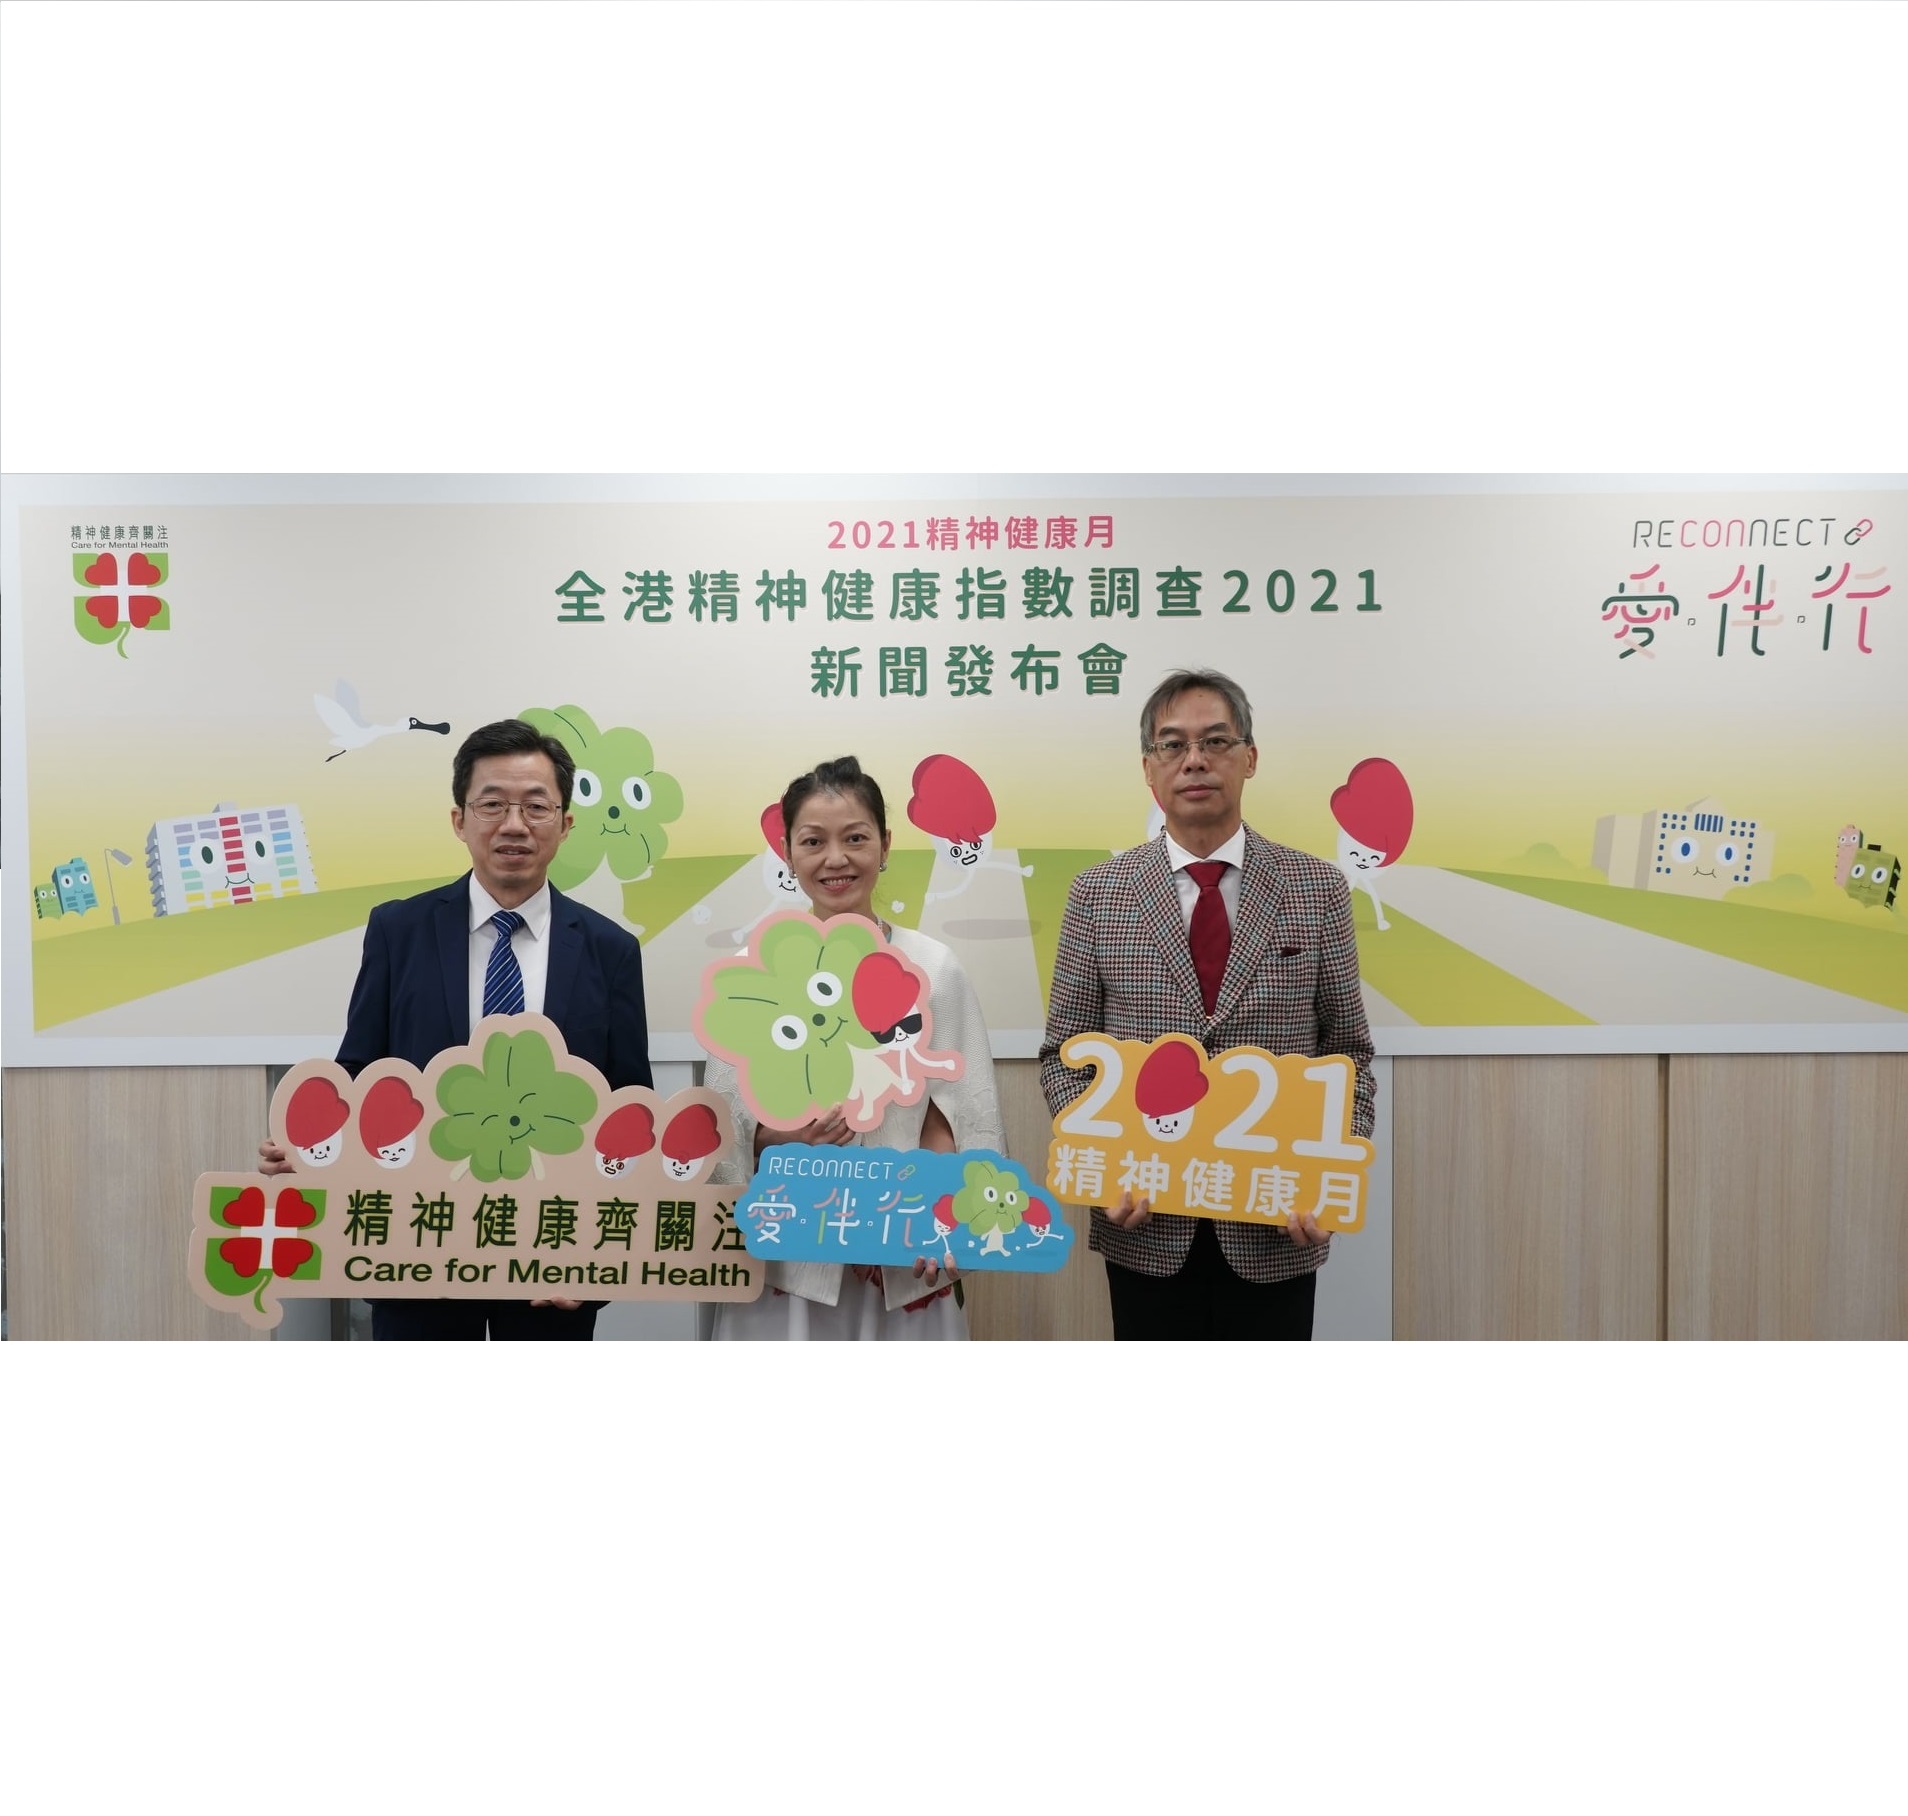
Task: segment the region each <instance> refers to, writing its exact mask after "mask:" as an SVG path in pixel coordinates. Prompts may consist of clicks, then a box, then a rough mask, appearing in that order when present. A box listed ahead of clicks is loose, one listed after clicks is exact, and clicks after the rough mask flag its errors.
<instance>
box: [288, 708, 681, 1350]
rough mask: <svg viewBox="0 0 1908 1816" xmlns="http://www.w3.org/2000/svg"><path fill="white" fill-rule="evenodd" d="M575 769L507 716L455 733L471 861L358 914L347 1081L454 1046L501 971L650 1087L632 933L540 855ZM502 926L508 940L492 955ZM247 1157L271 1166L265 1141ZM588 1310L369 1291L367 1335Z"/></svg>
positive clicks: (473, 1329) (589, 1318) (568, 1332)
mask: <svg viewBox="0 0 1908 1816" xmlns="http://www.w3.org/2000/svg"><path fill="white" fill-rule="evenodd" d="M575 776H576V764H575V762H574V761H573V760H572V759H571V757H570V753H569V752H568V751H567V750H565V749H564V748H563V746H562V745H561V744H560V743H559V742H558V741H557V740H556V739H555V738H552V737H548V736H546V735H545V734H544V733H542V732H539V731H538V730H537V729H536V727H534V726H532V725H527V724H525V722H524V721H523V720H521V719H502V720H499V721H498V722H497V723H496V724H494V725H485V726H482V727H480V728H479V729H478V730H476V731H474V732H472V733H471V734H470V736H469V737H468V738H466V739H465V740H464V743H463V746H462V748H461V749H460V750H459V751H458V753H457V756H456V759H455V761H454V763H453V765H452V769H451V799H452V801H453V802H454V803H455V804H454V805H453V806H452V808H451V830H452V831H453V832H455V833H456V835H457V836H458V838H460V839H461V840H463V842H464V844H465V845H466V846H468V847H469V850H470V861H471V868H470V871H469V873H468V874H467V875H465V876H463V877H460V878H459V879H458V880H457V881H456V882H455V883H452V884H451V885H449V887H447V888H444V889H430V890H426V891H425V892H424V894H422V895H414V896H411V897H410V898H409V899H408V900H405V901H401V902H386V903H384V904H383V905H382V906H381V907H378V908H374V909H373V910H372V911H371V918H370V920H369V921H368V922H367V923H366V925H365V929H364V958H363V961H362V962H361V963H360V965H359V968H358V981H357V983H356V985H355V986H354V987H353V989H352V992H351V1007H350V1010H349V1012H348V1015H347V1018H346V1025H345V1036H344V1041H343V1044H342V1045H340V1047H339V1048H338V1063H339V1064H340V1065H341V1066H343V1067H344V1069H345V1070H346V1071H347V1072H349V1073H350V1074H351V1075H352V1076H353V1077H354V1078H355V1077H356V1076H357V1075H358V1073H360V1072H361V1071H363V1070H364V1068H365V1067H366V1066H368V1065H370V1064H371V1062H372V1061H373V1060H377V1059H386V1058H395V1059H405V1060H409V1061H410V1062H411V1064H412V1065H414V1066H419V1067H422V1066H425V1065H428V1064H429V1063H430V1061H431V1060H432V1059H434V1058H435V1057H436V1056H437V1055H438V1054H439V1053H440V1052H442V1051H443V1049H444V1048H446V1047H454V1046H461V1045H462V1044H463V1043H464V1042H465V1041H467V1040H468V1039H469V1038H470V1031H471V1028H472V1027H473V1026H474V1025H475V1023H476V1022H477V1021H478V1020H479V1019H480V1017H481V1015H482V1011H483V1003H484V1000H485V988H486V983H487V982H492V983H493V984H494V978H495V975H496V974H497V973H498V972H499V970H500V968H501V969H509V970H511V971H512V973H513V976H512V986H513V992H514V984H515V974H520V975H521V980H522V988H521V993H520V994H521V1002H520V1003H519V1002H518V1001H517V998H516V995H515V994H513V995H512V999H511V1000H512V1005H513V1006H515V1007H521V1008H522V1009H526V1010H529V1011H531V1012H533V1013H535V1012H538V1011H540V1012H541V1013H543V1014H544V1015H547V1016H548V1017H549V1018H550V1019H551V1020H552V1021H553V1022H555V1023H556V1025H557V1026H558V1027H559V1028H560V1029H561V1030H562V1032H563V1039H564V1044H565V1045H566V1046H567V1047H568V1048H569V1050H570V1051H571V1052H572V1053H573V1054H575V1055H576V1056H577V1057H578V1058H579V1059H586V1060H588V1061H589V1062H590V1064H591V1065H593V1066H594V1067H596V1069H597V1070H598V1071H599V1072H601V1073H602V1074H603V1077H604V1078H605V1079H606V1080H607V1081H608V1083H609V1085H610V1088H611V1089H612V1090H616V1089H619V1088H620V1087H622V1086H624V1085H647V1084H649V1083H651V1079H650V1073H649V1027H648V1023H647V1021H646V1020H645V1018H644V1013H643V966H642V954H641V953H640V952H639V951H638V949H637V945H636V940H635V937H634V936H633V935H632V934H631V933H630V932H629V931H628V930H627V929H626V928H623V927H619V926H617V925H616V923H615V922H614V921H612V920H609V919H608V918H607V917H606V916H604V915H601V914H598V913H597V912H596V911H595V910H594V909H592V908H586V907H584V906H583V904H582V903H581V902H573V901H571V900H570V899H569V898H568V897H567V896H564V895H561V894H559V893H558V892H557V891H556V890H555V889H552V888H551V887H550V884H549V881H548V872H549V869H550V860H551V859H552V858H553V857H554V856H555V855H556V848H557V846H558V845H560V844H561V843H562V842H563V840H564V839H565V838H566V837H567V836H568V835H569V831H570V827H571V826H572V824H573V823H574V822H573V819H572V816H571V814H570V789H571V785H572V783H573V782H574V780H575ZM500 917H501V921H502V923H503V925H501V926H500V925H499V918H500ZM513 922H514V923H516V924H515V925H511V923H513ZM506 929H507V931H506ZM503 938H507V939H508V940H509V942H510V952H509V953H508V954H503V955H499V954H498V953H497V952H496V947H497V943H498V941H499V940H500V939H503ZM513 957H514V959H515V961H516V962H515V965H514V967H512V966H510V964H509V961H510V959H511V958H513ZM260 1153H261V1154H262V1155H263V1156H264V1157H265V1159H266V1160H267V1161H268V1162H270V1161H274V1160H276V1161H279V1162H281V1163H282V1160H283V1156H282V1155H281V1154H280V1153H279V1152H278V1150H277V1149H276V1148H273V1147H271V1146H270V1144H267V1145H266V1147H264V1148H261V1150H260ZM596 1312H597V1307H596V1306H595V1305H592V1304H582V1303H579V1302H578V1301H576V1300H572V1299H548V1300H532V1301H530V1302H528V1303H526V1302H524V1301H522V1300H506V1299H495V1300H493V1299H408V1300H374V1301H373V1302H372V1307H371V1334H372V1336H373V1337H375V1338H378V1339H382V1340H387V1341H388V1340H390V1339H393V1338H459V1337H462V1338H482V1337H484V1336H485V1335H486V1334H488V1335H489V1336H491V1337H493V1338H531V1339H562V1338H571V1339H580V1340H584V1341H587V1340H588V1339H589V1338H590V1337H592V1336H593V1335H594V1334H595V1329H596Z"/></svg>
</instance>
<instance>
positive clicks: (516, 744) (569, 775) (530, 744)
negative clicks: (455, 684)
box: [451, 719, 576, 813]
mask: <svg viewBox="0 0 1908 1816" xmlns="http://www.w3.org/2000/svg"><path fill="white" fill-rule="evenodd" d="M538 751H541V752H542V753H543V754H544V755H545V756H546V757H548V758H549V759H550V761H551V762H552V763H554V764H555V765H556V776H557V792H558V793H559V794H561V795H562V797H563V811H564V812H565V813H568V812H569V810H570V788H571V785H572V784H573V783H574V782H575V781H576V759H575V758H574V757H572V756H571V755H570V753H569V752H568V751H567V750H565V749H564V748H563V746H562V745H561V744H560V743H559V742H558V741H557V740H556V739H555V738H553V737H551V736H550V735H549V734H548V733H547V732H541V731H538V730H537V728H536V727H535V726H534V725H531V724H528V723H527V722H526V721H524V720H522V719H499V720H497V722H496V723H495V724H494V725H480V726H478V727H477V729H476V730H475V731H474V732H472V733H471V734H470V736H469V737H468V738H466V739H465V740H464V741H463V743H462V744H461V745H459V746H458V749H457V755H456V757H455V758H453V759H452V762H451V799H452V800H453V801H455V802H456V803H457V805H458V806H459V807H460V808H461V807H462V806H463V804H464V796H465V795H466V794H468V793H469V792H470V772H471V771H472V770H473V769H475V768H476V767H477V760H478V758H480V757H514V756H517V755H519V754H523V755H535V754H536V753H537V752H538Z"/></svg>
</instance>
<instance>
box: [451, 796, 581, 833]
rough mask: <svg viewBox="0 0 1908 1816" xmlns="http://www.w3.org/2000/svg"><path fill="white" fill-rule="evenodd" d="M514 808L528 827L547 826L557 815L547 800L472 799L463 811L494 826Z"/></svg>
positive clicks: (556, 810) (487, 824)
mask: <svg viewBox="0 0 1908 1816" xmlns="http://www.w3.org/2000/svg"><path fill="white" fill-rule="evenodd" d="M513 807H514V808H515V809H516V810H517V811H518V812H519V813H520V814H522V815H523V823H524V824H525V825H526V826H529V827H538V826H547V825H549V823H550V822H551V821H552V820H554V819H555V818H556V816H557V812H558V809H556V808H554V807H552V806H551V805H550V803H549V802H548V801H493V800H484V801H472V802H471V803H470V804H469V805H468V806H467V807H466V808H465V809H464V811H465V812H466V813H467V814H470V815H471V816H473V817H474V818H476V819H479V820H482V821H483V823H484V824H485V825H486V826H495V825H496V824H497V823H498V822H499V821H500V820H502V819H503V818H504V816H505V815H506V814H508V813H509V811H510V810H511V808H513Z"/></svg>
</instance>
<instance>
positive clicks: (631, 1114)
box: [596, 1103, 656, 1179]
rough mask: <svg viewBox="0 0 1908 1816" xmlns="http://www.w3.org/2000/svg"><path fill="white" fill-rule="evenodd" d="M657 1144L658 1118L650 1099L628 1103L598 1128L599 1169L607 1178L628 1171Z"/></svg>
mask: <svg viewBox="0 0 1908 1816" xmlns="http://www.w3.org/2000/svg"><path fill="white" fill-rule="evenodd" d="M655 1145H656V1118H655V1116H654V1115H653V1114H652V1113H651V1111H650V1108H649V1105H648V1104H646V1103H626V1104H623V1105H622V1106H620V1107H619V1108H617V1109H614V1110H612V1111H611V1112H610V1113H609V1114H608V1115H607V1116H605V1117H604V1118H603V1120H602V1122H601V1123H599V1124H598V1125H597V1130H596V1170H597V1171H598V1172H599V1173H601V1174H602V1175H603V1177H604V1178H605V1179H615V1178H617V1177H618V1176H619V1175H621V1174H623V1173H626V1172H628V1171H629V1169H630V1168H631V1167H632V1166H634V1165H635V1164H636V1162H637V1160H638V1159H640V1158H641V1157H642V1156H643V1155H644V1154H647V1153H648V1152H649V1150H650V1149H651V1148H653V1147H654V1146H655Z"/></svg>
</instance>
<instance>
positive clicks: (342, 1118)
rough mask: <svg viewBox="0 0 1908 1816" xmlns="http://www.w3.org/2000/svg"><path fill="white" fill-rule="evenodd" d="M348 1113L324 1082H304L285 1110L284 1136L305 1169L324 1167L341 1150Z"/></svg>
mask: <svg viewBox="0 0 1908 1816" xmlns="http://www.w3.org/2000/svg"><path fill="white" fill-rule="evenodd" d="M350 1120H351V1111H350V1109H349V1108H348V1107H347V1106H346V1104H345V1100H344V1099H343V1098H342V1097H340V1096H339V1095H338V1087H337V1086H336V1085H334V1084H333V1083H332V1082H331V1080H330V1079H328V1078H308V1079H306V1080H305V1081H304V1083H303V1084H301V1085H300V1086H299V1087H298V1089H297V1090H296V1091H294V1092H293V1093H292V1100H291V1102H290V1103H289V1104H287V1105H286V1106H285V1134H286V1136H287V1137H288V1138H289V1140H290V1141H291V1144H292V1147H293V1148H294V1149H295V1150H296V1151H297V1154H298V1158H299V1159H300V1160H302V1161H303V1162H304V1163H305V1165H306V1166H308V1167H328V1166H330V1165H331V1163H332V1162H333V1161H334V1160H336V1159H337V1158H338V1155H339V1154H340V1152H342V1150H343V1148H344V1130H345V1125H346V1124H347V1123H349V1122H350Z"/></svg>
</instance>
